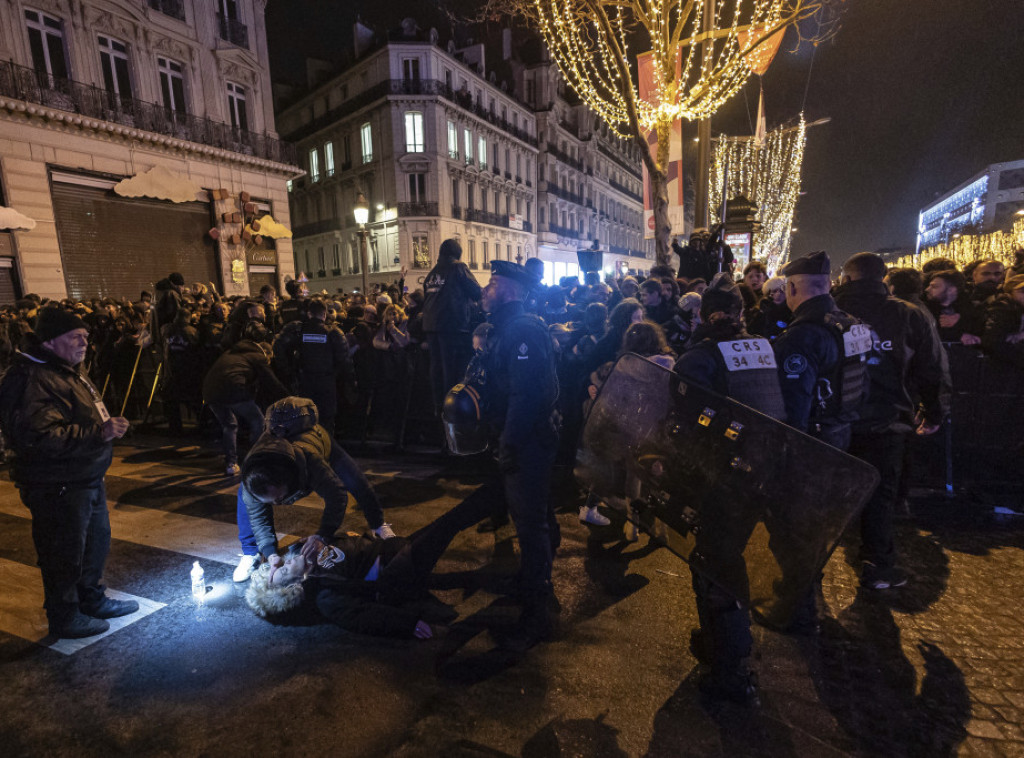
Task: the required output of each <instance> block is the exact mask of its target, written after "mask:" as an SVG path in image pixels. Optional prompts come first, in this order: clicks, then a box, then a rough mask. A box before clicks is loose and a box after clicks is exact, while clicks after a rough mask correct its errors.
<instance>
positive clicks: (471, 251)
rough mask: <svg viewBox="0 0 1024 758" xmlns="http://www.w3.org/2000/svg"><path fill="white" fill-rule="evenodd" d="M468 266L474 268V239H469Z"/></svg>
mask: <svg viewBox="0 0 1024 758" xmlns="http://www.w3.org/2000/svg"><path fill="white" fill-rule="evenodd" d="M469 267H470V268H476V240H470V241H469Z"/></svg>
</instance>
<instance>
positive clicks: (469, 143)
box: [462, 129, 473, 163]
mask: <svg viewBox="0 0 1024 758" xmlns="http://www.w3.org/2000/svg"><path fill="white" fill-rule="evenodd" d="M462 142H463V145H464V146H465V148H466V163H472V162H473V132H471V131H470V130H469V129H464V130H463V131H462Z"/></svg>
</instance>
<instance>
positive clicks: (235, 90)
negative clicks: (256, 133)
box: [227, 82, 249, 131]
mask: <svg viewBox="0 0 1024 758" xmlns="http://www.w3.org/2000/svg"><path fill="white" fill-rule="evenodd" d="M227 85H228V114H229V115H230V116H231V126H233V127H234V128H235V129H241V130H242V131H249V118H248V116H246V113H245V89H244V88H243V87H242V85H240V84H235V83H234V82H228V83H227Z"/></svg>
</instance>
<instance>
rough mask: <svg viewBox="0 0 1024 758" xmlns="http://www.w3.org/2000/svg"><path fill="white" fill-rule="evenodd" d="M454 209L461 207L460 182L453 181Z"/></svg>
mask: <svg viewBox="0 0 1024 758" xmlns="http://www.w3.org/2000/svg"><path fill="white" fill-rule="evenodd" d="M452 207H453V208H458V207H459V180H458V179H452Z"/></svg>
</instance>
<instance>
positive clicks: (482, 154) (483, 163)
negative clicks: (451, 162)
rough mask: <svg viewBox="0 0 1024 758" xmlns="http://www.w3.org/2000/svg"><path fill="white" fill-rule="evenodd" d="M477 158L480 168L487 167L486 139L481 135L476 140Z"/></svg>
mask: <svg viewBox="0 0 1024 758" xmlns="http://www.w3.org/2000/svg"><path fill="white" fill-rule="evenodd" d="M476 151H477V157H476V158H477V160H478V161H480V168H487V140H485V139H484V138H483V137H480V138H479V139H477V142H476Z"/></svg>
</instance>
